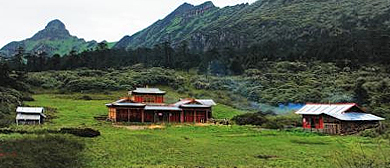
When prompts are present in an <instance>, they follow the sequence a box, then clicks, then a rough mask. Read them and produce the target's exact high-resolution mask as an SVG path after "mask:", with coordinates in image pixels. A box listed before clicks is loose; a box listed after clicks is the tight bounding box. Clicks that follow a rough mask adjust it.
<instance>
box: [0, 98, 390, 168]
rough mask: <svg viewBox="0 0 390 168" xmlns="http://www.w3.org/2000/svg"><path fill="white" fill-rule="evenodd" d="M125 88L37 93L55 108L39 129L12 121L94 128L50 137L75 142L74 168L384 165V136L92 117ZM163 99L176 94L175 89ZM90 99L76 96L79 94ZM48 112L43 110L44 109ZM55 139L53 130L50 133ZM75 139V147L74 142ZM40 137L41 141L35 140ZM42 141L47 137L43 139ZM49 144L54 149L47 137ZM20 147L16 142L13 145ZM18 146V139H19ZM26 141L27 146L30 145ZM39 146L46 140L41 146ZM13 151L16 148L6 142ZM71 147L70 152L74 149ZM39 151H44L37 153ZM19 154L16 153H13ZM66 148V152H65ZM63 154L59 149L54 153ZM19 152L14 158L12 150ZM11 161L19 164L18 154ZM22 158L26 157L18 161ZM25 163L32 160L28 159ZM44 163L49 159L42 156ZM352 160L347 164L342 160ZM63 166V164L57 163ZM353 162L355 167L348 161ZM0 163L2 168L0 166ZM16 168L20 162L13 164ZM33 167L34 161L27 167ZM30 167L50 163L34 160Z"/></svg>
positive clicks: (225, 111) (230, 111)
mask: <svg viewBox="0 0 390 168" xmlns="http://www.w3.org/2000/svg"><path fill="white" fill-rule="evenodd" d="M125 94H126V92H124V91H118V92H111V93H110V94H80V93H77V94H37V95H34V96H33V98H34V99H35V101H31V102H26V103H27V105H30V106H44V107H51V108H55V109H56V110H52V111H51V112H50V115H52V116H54V118H53V119H52V120H51V121H48V122H46V123H45V124H44V125H42V126H16V125H13V126H11V128H14V129H19V130H42V129H59V128H61V127H90V128H93V129H97V130H99V131H100V132H101V136H98V137H95V138H80V137H74V136H71V135H62V136H60V137H61V138H65V139H70V141H69V142H67V141H65V140H62V139H61V138H58V137H55V138H54V142H57V141H60V142H59V143H60V144H61V143H64V144H67V145H68V146H70V147H73V148H75V146H76V147H77V146H78V145H80V144H83V145H82V149H83V150H82V151H76V152H75V151H68V152H69V153H71V154H72V155H74V156H77V158H67V159H68V160H70V159H75V160H76V162H77V163H79V166H80V167H91V168H92V167H93V168H96V167H102V168H108V167H113V168H118V167H348V166H349V167H359V165H363V166H367V164H368V166H370V165H371V166H372V165H374V166H373V167H375V166H377V167H381V166H382V165H385V164H387V163H389V160H390V158H389V157H388V156H387V153H389V152H390V145H389V142H388V141H384V140H380V139H372V138H364V137H359V136H322V135H317V134H313V133H305V132H301V131H297V130H295V131H277V130H262V129H259V128H256V127H251V126H237V125H229V126H224V125H209V126H198V125H191V124H188V125H166V126H165V128H160V129H143V130H132V129H128V128H127V127H114V126H113V125H112V124H111V123H109V122H105V121H97V120H95V119H94V118H93V117H94V116H99V115H105V114H106V113H107V109H106V107H105V105H104V104H105V103H109V102H112V101H114V100H115V99H116V98H117V97H120V96H123V95H125ZM173 94H174V95H170V94H169V92H168V95H167V97H168V98H169V97H171V96H172V97H173V96H180V95H178V94H177V93H173ZM86 95H87V96H89V97H91V98H92V99H93V100H83V99H81V98H82V97H83V96H86ZM48 113H49V112H48ZM239 113H243V111H240V110H235V109H234V108H232V107H229V106H226V105H222V104H219V105H218V106H216V107H215V109H214V116H215V117H219V118H229V117H231V116H234V115H236V114H239ZM57 136H59V135H57ZM45 137H49V138H52V139H53V137H52V135H31V134H28V135H20V134H0V138H1V139H2V140H3V141H4V142H7V143H10V142H11V143H12V142H14V143H16V142H18V140H20V139H26V138H33V139H39V138H41V139H42V138H45ZM75 140H76V141H77V142H78V143H80V144H77V143H76V142H74V141H75ZM39 142H42V141H39ZM48 142H49V141H48ZM50 142H51V143H48V144H50V145H52V146H53V144H58V143H53V141H50ZM18 144H19V143H18ZM21 144H23V143H21ZM30 146H31V145H30ZM32 146H33V145H32ZM42 146H45V145H42ZM13 147H14V148H15V150H16V149H19V148H20V147H19V148H18V145H15V144H14V146H13ZM31 148H33V149H32V151H35V153H33V152H31V153H30V155H29V153H28V152H27V153H25V154H24V155H21V156H23V157H27V158H30V159H31V158H34V157H36V155H41V154H43V155H44V154H46V155H49V156H48V157H49V158H50V153H53V151H51V150H55V149H53V148H56V149H57V150H55V151H64V152H67V151H66V150H65V149H68V148H64V147H63V148H58V147H55V145H54V146H53V148H49V147H47V146H46V147H41V148H39V149H40V150H38V149H35V148H34V147H31ZM73 148H71V149H73ZM42 150H43V151H42ZM17 152H18V151H16V153H17ZM72 152H73V153H72ZM57 155H58V156H62V155H61V152H57ZM18 156H19V155H18ZM17 158H18V157H12V156H8V157H5V158H4V157H3V158H1V157H0V160H2V159H3V161H4V163H8V165H15V164H13V163H18V162H16V161H15V159H17ZM17 161H21V160H20V158H19V160H17ZM24 161H25V160H24ZM29 161H30V162H33V161H31V160H29ZM47 161H48V162H50V161H53V162H54V161H56V160H55V157H54V158H53V159H47ZM351 161H353V163H349V162H351ZM62 165H64V164H62ZM354 165H357V166H354ZM0 167H2V166H1V165H0ZM16 167H24V166H18V165H16ZM31 167H34V166H31ZM36 167H50V166H47V165H39V166H36Z"/></svg>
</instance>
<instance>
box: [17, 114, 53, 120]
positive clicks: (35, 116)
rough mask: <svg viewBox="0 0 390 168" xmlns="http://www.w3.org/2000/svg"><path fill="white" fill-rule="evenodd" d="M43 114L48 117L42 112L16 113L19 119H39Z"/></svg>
mask: <svg viewBox="0 0 390 168" xmlns="http://www.w3.org/2000/svg"><path fill="white" fill-rule="evenodd" d="M41 116H42V117H46V116H45V115H44V114H40V113H35V114H33V113H32V114H22V113H18V114H16V119H17V120H39V119H40V117H41Z"/></svg>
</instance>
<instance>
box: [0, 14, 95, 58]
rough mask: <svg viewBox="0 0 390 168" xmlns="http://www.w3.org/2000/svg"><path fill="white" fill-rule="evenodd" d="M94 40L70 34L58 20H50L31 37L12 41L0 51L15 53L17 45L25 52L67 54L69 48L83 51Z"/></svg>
mask: <svg viewBox="0 0 390 168" xmlns="http://www.w3.org/2000/svg"><path fill="white" fill-rule="evenodd" d="M96 45H97V42H96V41H88V42H87V41H85V40H84V39H80V38H78V37H76V36H72V35H71V34H70V33H69V31H68V30H67V29H66V28H65V25H64V23H62V22H61V21H60V20H53V21H50V22H49V23H48V24H47V26H46V27H45V29H43V30H41V31H39V32H38V33H36V34H35V35H34V36H32V37H31V38H28V39H25V40H22V41H14V42H11V43H9V44H7V45H5V46H4V47H3V48H1V49H0V53H1V54H3V55H5V56H7V57H10V56H12V55H14V54H15V50H16V49H17V48H18V47H23V48H24V49H25V51H26V52H42V51H44V52H46V53H47V54H48V55H49V56H52V55H54V54H60V55H64V54H68V53H69V52H70V51H71V50H75V51H78V52H80V51H84V50H86V49H90V48H94V47H95V46H96Z"/></svg>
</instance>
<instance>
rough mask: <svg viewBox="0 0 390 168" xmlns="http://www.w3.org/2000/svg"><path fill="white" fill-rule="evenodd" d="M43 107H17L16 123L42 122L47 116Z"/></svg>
mask: <svg viewBox="0 0 390 168" xmlns="http://www.w3.org/2000/svg"><path fill="white" fill-rule="evenodd" d="M44 111H45V109H44V108H43V107H18V108H16V124H17V125H19V124H42V123H43V122H44V119H45V118H46V116H45V115H44V114H43V112H44Z"/></svg>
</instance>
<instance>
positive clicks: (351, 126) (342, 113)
mask: <svg viewBox="0 0 390 168" xmlns="http://www.w3.org/2000/svg"><path fill="white" fill-rule="evenodd" d="M295 113H296V114H301V115H302V127H303V128H304V129H310V130H313V129H314V130H316V131H320V132H324V133H329V134H351V133H356V132H359V131H362V130H364V129H367V128H371V127H375V126H378V125H379V121H381V120H384V118H381V117H378V116H375V115H372V114H368V113H366V112H365V111H364V110H363V109H362V108H360V107H359V106H357V105H356V104H355V103H344V104H306V105H305V106H303V107H302V108H301V109H299V110H298V111H297V112H295Z"/></svg>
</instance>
